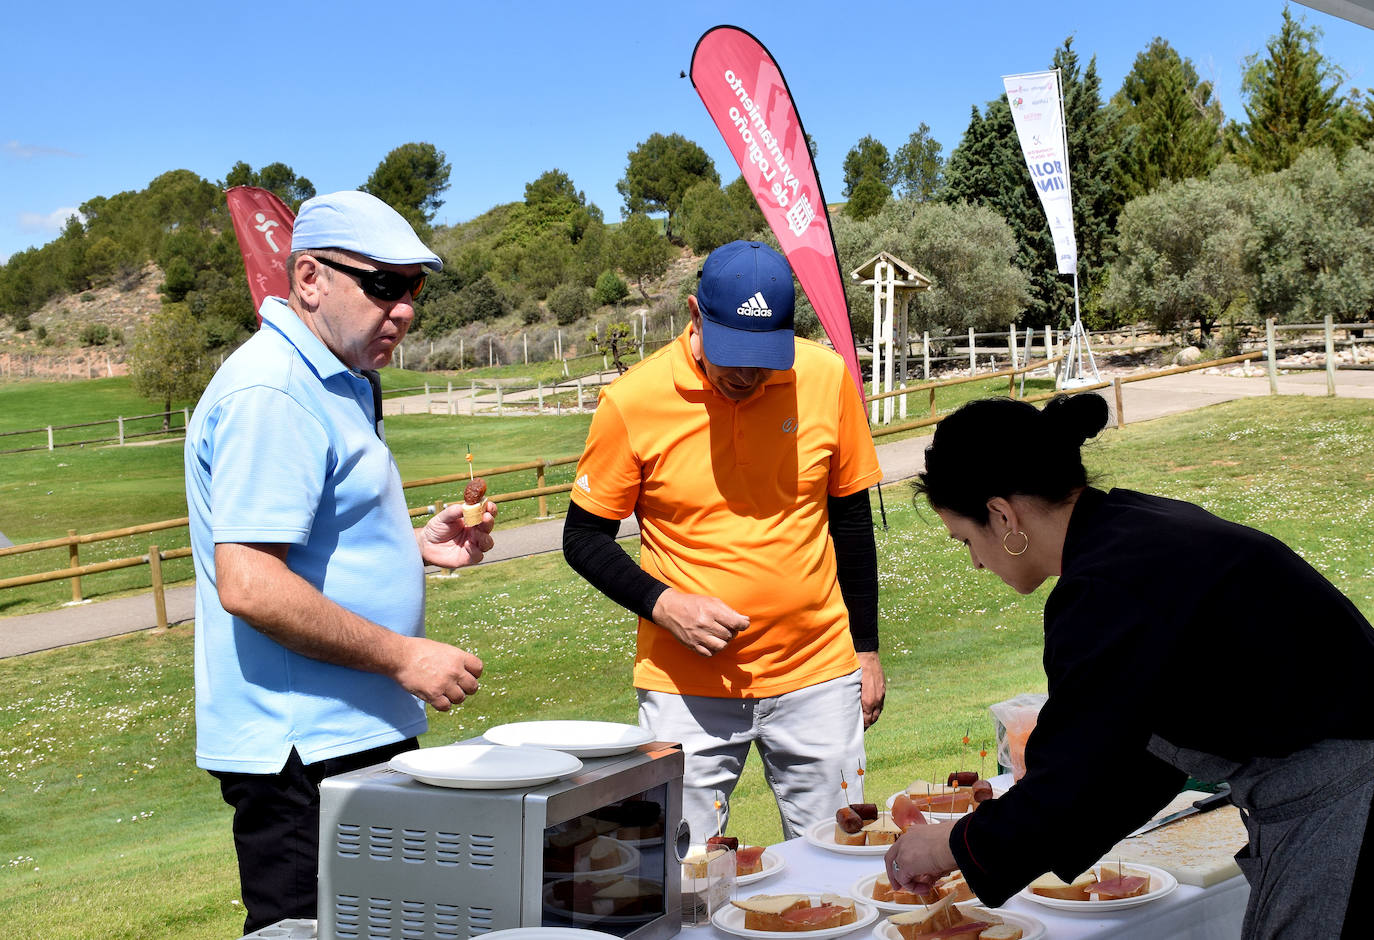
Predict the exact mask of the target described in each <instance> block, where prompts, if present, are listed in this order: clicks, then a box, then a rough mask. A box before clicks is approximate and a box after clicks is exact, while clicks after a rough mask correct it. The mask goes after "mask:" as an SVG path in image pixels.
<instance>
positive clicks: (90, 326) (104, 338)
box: [79, 323, 110, 346]
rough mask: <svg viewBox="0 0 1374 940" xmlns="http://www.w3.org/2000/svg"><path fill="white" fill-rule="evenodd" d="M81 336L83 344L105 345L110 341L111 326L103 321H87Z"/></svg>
mask: <svg viewBox="0 0 1374 940" xmlns="http://www.w3.org/2000/svg"><path fill="white" fill-rule="evenodd" d="M79 338H80V340H81V345H82V346H104V345H105V344H106V343H108V342H109V341H110V328H109V327H108V326H106V325H105V324H103V323H87V324H86V325H85V326H83V327H82V328H81V333H80V334H79Z"/></svg>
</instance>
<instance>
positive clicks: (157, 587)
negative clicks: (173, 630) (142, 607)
mask: <svg viewBox="0 0 1374 940" xmlns="http://www.w3.org/2000/svg"><path fill="white" fill-rule="evenodd" d="M148 570H149V571H150V572H152V576H153V610H154V611H156V613H157V625H158V629H160V630H166V629H167V595H166V592H164V591H163V588H162V552H160V551H158V547H157V546H156V545H149V546H148Z"/></svg>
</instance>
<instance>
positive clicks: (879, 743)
mask: <svg viewBox="0 0 1374 940" xmlns="http://www.w3.org/2000/svg"><path fill="white" fill-rule="evenodd" d="M436 420H437V419H436ZM461 426H462V427H464V428H465V430H464V431H463V433H464V434H467V431H466V428H467V427H473V428H487V432H486V433H489V434H492V435H496V434H497V430H496V427H495V425H494V424H493V425H489V424H488V423H487V422H485V421H482V422H463V423H462V425H461ZM435 427H438V428H439V430H438V431H435V430H434V428H435ZM447 433H448V431H447V426H435V425H433V424H432V423H431V424H430V425H428V426H427V425H426V424H425V423H424V421H423V420H422V421H421V422H418V423H417V426H416V428H415V429H414V435H415V436H414V439H413V440H408V441H402V440H397V441H396V442H395V443H396V445H397V447H398V451H400V452H401V453H410V454H411V456H410V457H407V458H406V460H410V459H412V458H418V457H419V455H420V453H422V452H424V451H426V450H427V449H428V450H435V449H439V448H438V447H437V446H436V445H435V444H434V443H433V439H434V438H435V437H439V436H442V434H447ZM502 433H503V434H504V433H509V434H511V435H513V436H512V437H511V438H510V439H509V440H506V439H505V438H503V437H500V436H493V437H490V438H480V439H474V440H473V442H472V443H473V449H474V452H475V453H476V454H477V455H478V457H479V461H480V460H481V458H483V457H485V455H486V453H487V452H488V451H489V450H490V451H491V452H494V453H505V452H506V450H507V449H509V450H512V451H513V450H515V449H516V445H515V444H514V440H515V439H516V438H518V437H519V435H518V434H517V433H516V432H514V431H511V432H502ZM541 433H544V432H542V431H541ZM568 433H569V434H572V435H573V436H574V437H576V434H575V433H574V432H571V431H570V432H568ZM408 435H409V432H407V433H405V434H401V435H399V436H400V437H402V438H404V437H407V436H408ZM474 438H476V434H474ZM454 443H455V447H454V448H453V452H452V454H453V455H454V456H456V458H457V459H458V460H461V454H462V453H463V450H462V447H465V446H466V442H463V443H462V444H461V445H459V444H458V442H456V441H455V442H454ZM1371 450H1374V407H1372V406H1371V404H1370V403H1369V402H1361V401H1352V400H1348V399H1339V400H1329V399H1312V398H1282V399H1267V398H1265V399H1248V400H1245V401H1238V402H1233V403H1230V404H1226V405H1219V406H1215V407H1212V408H1207V409H1204V410H1201V411H1197V412H1193V413H1189V414H1185V415H1181V416H1176V417H1171V418H1166V419H1160V420H1157V421H1150V422H1143V423H1141V424H1137V425H1130V426H1128V427H1127V428H1126V429H1124V430H1120V431H1117V430H1108V431H1106V432H1104V434H1103V436H1102V437H1101V438H1100V439H1099V440H1098V441H1096V442H1094V443H1092V444H1090V445H1089V447H1088V448H1087V451H1086V456H1087V459H1088V462H1089V465H1090V469H1091V470H1092V471H1094V472H1095V473H1096V474H1097V475H1098V476H1099V478H1100V482H1101V483H1103V484H1105V485H1109V486H1110V485H1117V486H1127V487H1132V488H1136V489H1142V490H1147V491H1150V492H1156V493H1161V494H1164V495H1168V496H1175V497H1181V498H1184V499H1190V500H1194V501H1196V502H1199V503H1201V504H1202V505H1204V506H1206V507H1207V508H1209V509H1211V510H1213V511H1215V512H1218V513H1220V514H1222V515H1224V516H1227V517H1230V518H1233V519H1236V520H1238V521H1241V522H1245V523H1248V524H1250V525H1254V526H1256V527H1258V528H1261V529H1264V530H1266V531H1269V532H1273V533H1274V534H1276V535H1278V536H1279V537H1280V538H1283V539H1284V540H1286V541H1288V542H1289V543H1290V544H1292V545H1294V546H1295V547H1296V548H1297V549H1298V550H1299V551H1300V552H1301V553H1302V554H1303V555H1304V556H1305V557H1306V558H1307V559H1308V560H1309V561H1310V562H1312V563H1313V564H1314V565H1315V566H1316V567H1317V568H1318V569H1319V570H1321V571H1322V572H1323V573H1325V574H1326V575H1327V576H1328V577H1330V578H1331V579H1332V580H1333V581H1334V582H1335V583H1336V585H1337V586H1338V587H1339V588H1340V589H1341V590H1343V591H1344V592H1345V593H1346V594H1347V595H1348V596H1349V597H1350V598H1351V599H1352V600H1353V601H1354V602H1355V604H1356V605H1357V606H1359V607H1360V609H1361V610H1363V611H1364V613H1365V614H1366V615H1367V616H1371V615H1374V549H1372V548H1371V545H1370V541H1369V539H1368V533H1369V532H1370V531H1374V473H1371V471H1370V469H1369V468H1370V467H1374V460H1371ZM432 459H433V460H435V461H436V464H434V465H428V469H427V470H425V471H423V472H426V473H427V472H432V471H433V469H434V466H438V465H440V464H442V459H441V458H439V457H434V458H432ZM449 459H452V457H450V458H449ZM0 467H3V462H0ZM404 468H405V463H403V469H404ZM414 475H420V474H419V473H416V474H414ZM134 489H137V487H134ZM885 493H886V497H887V499H886V503H887V515H888V522H889V527H888V529H887V530H886V531H879V532H878V533H877V540H878V550H879V562H880V568H881V572H882V575H881V577H882V600H881V612H882V636H883V639H882V648H883V659H884V664H885V669H886V672H887V678H888V702H887V708H886V710H885V712H884V714H883V717H882V720H881V721H879V723H878V724H877V725H876V726H875V727H874V728H873V729H872V730H871V731H870V732H869V734H868V735H867V738H866V746H867V750H868V768H867V769H868V774H867V776H866V778H865V780H866V782H867V788H868V793H869V795H870V796H871V797H873V798H884V797H885V796H886V795H887V794H889V793H891V792H893V791H895V790H896V789H898V788H900V787H903V786H905V784H906V783H907V782H909V781H910V780H911V779H913V778H915V777H927V778H929V777H932V776H936V777H943V776H944V775H945V774H946V773H948V771H949V770H952V769H955V768H972V769H980V767H979V765H980V763H981V762H980V761H979V758H978V756H977V750H978V747H979V745H980V744H981V743H982V742H983V741H987V740H989V739H990V737H991V732H992V726H991V722H990V719H989V716H988V711H987V706H988V705H989V704H991V703H993V702H997V701H1000V700H1002V699H1005V698H1009V697H1010V696H1012V695H1014V694H1016V693H1018V692H1023V691H1033V690H1043V688H1044V678H1043V675H1042V673H1041V670H1040V635H1041V627H1040V611H1041V607H1042V604H1043V601H1044V596H1045V593H1046V592H1047V590H1048V587H1044V588H1041V590H1040V591H1039V592H1037V593H1036V594H1034V595H1031V596H1029V597H1020V596H1019V595H1017V594H1015V593H1014V592H1012V591H1011V590H1010V589H1009V588H1007V587H1005V586H1004V585H1003V584H1002V583H1001V582H1000V581H998V580H997V579H996V577H994V576H992V575H990V574H988V573H986V572H977V571H973V570H972V569H971V568H970V567H969V564H968V558H967V554H966V552H964V551H962V550H960V549H959V548H958V547H957V546H955V545H954V544H953V543H952V542H950V540H949V539H948V538H947V536H946V535H945V532H944V529H943V527H942V526H941V525H940V524H939V521H938V519H936V517H935V516H934V514H933V513H931V512H930V511H929V510H928V509H919V508H918V507H917V506H916V505H915V504H914V503H913V500H912V499H911V492H910V489H909V487H906V486H889V487H887V488H886V490H885ZM1201 574H1202V573H1200V576H1201ZM1167 588H1168V586H1167V585H1161V589H1162V590H1167ZM1257 589H1260V588H1258V587H1257ZM429 592H430V593H429V614H428V625H429V631H430V635H431V636H434V637H436V638H438V639H441V640H445V641H448V642H452V643H457V644H459V645H462V646H464V647H465V648H468V649H471V650H473V651H474V652H477V653H478V654H479V655H481V656H482V657H483V659H484V660H485V663H486V673H485V675H484V676H483V680H482V690H481V692H480V693H479V694H478V695H477V696H475V697H473V698H472V699H470V700H469V701H468V702H467V703H465V704H464V705H463V706H462V707H461V708H459V709H457V710H456V711H455V712H453V713H451V714H448V715H439V714H432V716H431V730H430V732H429V734H428V735H426V738H425V742H424V743H425V744H426V745H434V744H440V743H445V742H449V741H455V740H460V739H463V738H467V737H471V736H474V735H477V734H480V733H481V732H482V731H483V730H484V729H486V728H489V727H491V726H493V725H496V724H500V723H502V722H507V721H516V720H522V719H532V718H555V717H578V718H599V719H607V720H614V721H633V720H634V715H635V705H634V694H633V691H632V690H631V688H630V667H631V660H632V658H633V643H634V640H633V632H634V631H633V623H632V621H631V618H630V617H629V616H628V615H627V614H625V613H624V612H623V611H622V610H620V609H619V608H616V607H615V606H614V605H612V604H611V603H610V602H608V601H607V600H606V599H605V598H603V597H602V596H601V595H600V594H598V593H597V592H596V591H595V590H593V589H592V588H590V587H589V586H588V585H587V584H586V583H585V582H583V581H582V580H581V579H580V578H578V577H577V576H576V575H574V574H573V573H572V572H571V571H569V570H568V568H567V567H566V565H565V564H564V563H563V561H562V558H561V557H560V556H558V555H556V554H555V555H546V556H541V557H537V558H532V559H522V560H518V561H512V562H506V563H502V564H498V565H489V566H483V567H480V568H477V569H474V570H472V571H464V572H461V573H460V574H459V576H458V577H455V578H449V579H432V580H431V581H430V584H429ZM0 627H3V621H0ZM191 677H192V642H191V631H190V629H189V628H188V627H178V628H174V629H172V630H170V631H168V632H165V633H151V632H150V633H142V634H137V635H134V636H127V637H120V638H116V639H112V640H106V641H101V642H97V643H91V644H87V645H84V646H80V647H73V648H68V649H62V650H54V651H51V652H47V653H39V654H34V655H31V656H25V657H20V658H15V659H7V660H3V661H0V863H3V865H2V867H0V921H3V923H5V924H7V925H8V926H7V927H6V928H5V930H4V932H5V933H7V934H9V935H11V936H17V937H42V938H66V937H80V938H86V937H91V938H97V937H98V938H130V940H134V938H137V940H145V938H154V937H177V938H187V940H198V938H206V940H208V938H217V940H222V938H225V937H233V936H238V933H239V928H240V926H241V924H242V917H243V913H242V909H241V908H240V907H238V906H237V903H236V898H237V890H238V889H237V873H236V870H235V866H234V855H233V848H232V844H231V839H230V835H229V811H228V808H227V807H226V806H224V805H223V804H222V803H221V802H220V799H219V794H218V789H217V787H216V785H215V784H214V782H213V781H212V780H211V778H210V777H209V776H208V775H207V774H205V773H204V772H203V771H199V770H197V769H196V768H195V767H194V766H193V764H194V760H193V752H194V727H193V717H192V711H193V706H192V691H191V686H192V678H191ZM1201 694H1205V690H1204V691H1203V692H1202V693H1201ZM965 733H968V734H969V735H970V737H971V738H972V743H971V745H970V746H969V747H967V748H966V747H965V746H964V745H963V744H962V743H961V738H962V737H963V736H964V734H965ZM986 770H987V772H988V773H991V772H992V766H991V760H989V766H988V767H987V768H986ZM732 802H733V810H734V816H733V819H732V823H731V827H730V828H731V831H732V832H733V833H735V834H738V835H741V836H744V837H746V838H747V839H748V840H749V841H751V842H774V841H776V840H777V839H778V838H779V837H780V828H779V824H778V821H777V815H776V812H775V810H774V808H773V806H772V803H771V799H770V798H769V796H768V794H767V792H766V790H765V788H764V786H763V783H762V778H761V774H760V773H759V770H758V765H757V762H756V761H751V763H750V766H749V769H748V771H747V773H746V777H745V780H744V781H743V783H742V784H741V787H740V789H739V790H737V791H736V794H735V798H734V800H733V801H732Z"/></svg>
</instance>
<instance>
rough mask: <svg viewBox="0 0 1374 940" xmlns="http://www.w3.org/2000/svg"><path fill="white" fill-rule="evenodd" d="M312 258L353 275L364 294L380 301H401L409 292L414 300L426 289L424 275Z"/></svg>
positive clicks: (313, 256) (316, 257)
mask: <svg viewBox="0 0 1374 940" xmlns="http://www.w3.org/2000/svg"><path fill="white" fill-rule="evenodd" d="M310 257H312V258H314V259H315V260H316V261H318V262H319V263H320V264H322V265H325V266H326V267H330V268H333V269H334V270H335V271H342V272H344V273H345V274H351V275H353V276H354V277H356V278H357V279H358V286H359V287H361V288H362V289H363V293H364V294H366V295H367V296H369V297H375V298H377V299H378V300H387V301H391V300H400V299H401V298H402V297H404V296H405V295H406V293H407V292H409V293H410V299H411V300H414V299H415V298H416V297H419V296H420V291H422V290H424V289H425V277H426V275H424V274H415V275H408V274H400V273H398V272H396V271H368V270H366V269H364V268H355V267H353V266H351V265H347V264H340V263H339V262H337V261H331V260H329V259H328V258H321V257H320V256H319V255H311V256H310Z"/></svg>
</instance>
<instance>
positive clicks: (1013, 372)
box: [0, 320, 1335, 627]
mask: <svg viewBox="0 0 1374 940" xmlns="http://www.w3.org/2000/svg"><path fill="white" fill-rule="evenodd" d="M1326 326H1327V337H1328V339H1327V357H1326V361H1327V370H1328V394H1331V395H1334V394H1335V385H1334V372H1335V365H1334V357H1333V356H1332V355H1331V339H1330V336H1331V332H1330V327H1331V324H1330V322H1329V320H1328V323H1327V324H1326ZM1274 332H1275V328H1274V327H1273V325H1272V322H1271V324H1270V329H1269V331H1268V342H1267V343H1266V347H1265V348H1263V349H1256V350H1252V351H1250V352H1246V353H1242V354H1240V355H1237V356H1230V357H1227V358H1225V359H1213V360H1206V361H1202V362H1198V363H1195V364H1192V365H1186V366H1175V367H1173V368H1168V369H1158V370H1154V371H1150V372H1140V373H1136V374H1134V375H1129V376H1124V377H1121V378H1117V379H1114V380H1112V381H1110V382H1098V383H1095V384H1091V385H1082V386H1078V387H1076V388H1073V389H1069V390H1065V391H1064V392H1058V391H1055V392H1045V393H1042V394H1036V395H1027V396H1022V400H1024V401H1028V402H1035V401H1041V400H1044V399H1047V398H1050V397H1052V396H1054V395H1056V394H1079V393H1082V392H1090V391H1097V390H1101V389H1106V388H1112V389H1113V392H1114V395H1115V399H1116V424H1117V427H1121V426H1123V425H1124V424H1125V414H1124V409H1123V406H1122V397H1121V387H1122V385H1123V384H1126V383H1130V382H1144V381H1148V380H1150V379H1156V378H1161V377H1163V376H1168V375H1176V374H1179V373H1183V372H1192V371H1196V370H1198V369H1208V368H1213V367H1216V366H1221V365H1229V364H1231V363H1237V362H1246V361H1254V360H1256V359H1265V360H1266V362H1267V367H1268V373H1269V382H1270V392H1271V394H1277V393H1278V385H1277V370H1276V367H1275V358H1274V350H1275V348H1276V346H1275V343H1274ZM1060 359H1062V356H1055V357H1053V358H1050V359H1044V360H1039V361H1033V362H1026V363H1024V364H1022V365H1018V366H1016V367H1014V368H1009V369H1002V370H999V371H996V372H991V373H981V374H974V375H964V376H956V377H953V378H948V379H941V380H936V381H931V382H925V383H921V384H918V385H913V386H910V387H908V388H903V389H897V390H894V391H891V392H885V393H883V394H881V395H874V396H872V397H871V398H870V401H876V400H883V399H888V398H896V397H898V396H908V395H916V394H921V393H926V394H927V395H928V396H929V414H928V416H926V417H923V418H920V419H918V420H914V421H909V422H904V423H901V424H889V425H886V426H882V427H878V428H876V429H874V430H873V432H872V433H873V436H874V437H875V438H878V437H884V436H887V435H890V434H896V433H900V432H903V431H910V430H914V429H919V428H923V427H929V426H932V425H934V424H937V423H939V421H941V420H942V419H943V416H941V415H939V414H938V413H937V411H936V406H935V392H936V390H937V389H940V388H949V387H952V386H957V385H962V384H965V383H968V382H974V381H986V380H988V379H996V378H1006V379H1007V381H1008V395H1009V397H1013V398H1015V397H1018V396H1017V389H1016V380H1017V378H1018V377H1021V376H1024V375H1025V374H1027V373H1029V372H1031V371H1034V370H1038V369H1044V368H1047V367H1049V366H1052V365H1054V364H1055V363H1056V362H1058V361H1060ZM579 458H580V455H571V456H566V457H557V458H553V459H550V460H544V459H540V460H532V461H527V462H524V463H517V464H507V465H504V466H499V467H491V468H488V469H484V470H480V471H474V472H477V473H480V474H481V475H482V476H484V477H494V476H501V475H504V474H512V473H521V472H528V471H530V470H533V471H534V472H535V486H533V487H531V488H528V489H523V490H516V491H513V492H506V493H500V494H498V495H495V496H492V497H490V498H491V500H492V501H493V502H497V503H501V502H512V501H516V500H525V499H535V500H538V514H539V516H540V517H547V516H548V501H547V500H548V497H549V496H552V495H556V494H561V493H566V492H568V491H570V490H571V489H572V484H571V483H563V484H555V485H552V486H550V485H548V484H547V482H546V477H545V472H546V470H547V469H548V468H550V467H556V466H564V465H567V464H573V463H576V462H577V461H578V459H579ZM466 479H467V474H464V473H457V474H448V475H444V476H437V477H427V478H424V479H419V480H411V481H409V482H407V483H404V484H403V486H404V487H405V488H406V489H414V488H417V487H426V486H439V485H443V484H447V483H457V482H460V481H463V480H466ZM444 505H445V504H444V503H442V502H436V503H433V504H429V505H423V506H417V507H412V508H411V509H410V515H411V517H412V518H415V517H418V516H424V515H430V514H432V513H435V512H438V511H439V510H440V509H442V508H443V507H444ZM187 523H188V519H187V518H186V517H184V516H183V517H181V518H179V519H168V520H164V521H161V522H150V523H146V524H143V525H136V526H129V527H126V528H122V529H113V530H109V531H105V532H95V533H90V534H85V535H80V534H77V532H76V530H74V529H69V530H68V532H67V535H66V536H64V537H59V538H52V539H46V540H44V541H41V542H30V543H25V544H21V545H14V546H11V547H8V548H0V558H4V557H9V556H14V555H21V554H27V553H30V552H37V551H43V550H51V549H60V548H63V547H65V548H66V549H67V553H68V559H67V560H68V565H67V567H65V568H60V569H56V570H50V571H43V572H38V573H35V574H28V575H21V576H18V577H12V578H5V579H0V590H3V589H5V588H17V587H22V586H24V585H30V584H38V583H43V582H50V581H62V580H69V581H70V582H71V586H72V600H73V601H81V600H82V591H81V578H82V577H83V576H86V575H91V574H96V573H99V572H102V571H111V570H117V569H122V568H130V567H135V566H138V565H145V564H146V565H148V566H149V569H150V577H151V585H150V589H151V591H152V592H153V595H154V605H155V607H156V613H157V623H158V625H159V626H161V627H165V626H166V624H167V613H166V602H165V599H164V594H163V592H164V588H163V581H162V567H161V566H162V562H164V561H168V560H172V559H178V558H186V557H189V556H190V554H191V550H190V548H176V549H171V550H169V551H161V550H160V549H159V548H158V546H157V545H156V544H151V545H149V546H148V552H147V553H146V554H140V555H135V556H131V557H127V558H118V559H112V560H108V561H101V562H96V563H93V564H86V565H83V564H81V560H80V556H79V551H78V548H79V546H81V545H88V544H92V543H96V542H102V541H108V540H111V539H117V538H127V537H129V536H132V535H139V534H145V533H150V532H158V531H164V530H168V529H178V528H185V527H186V526H187Z"/></svg>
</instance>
